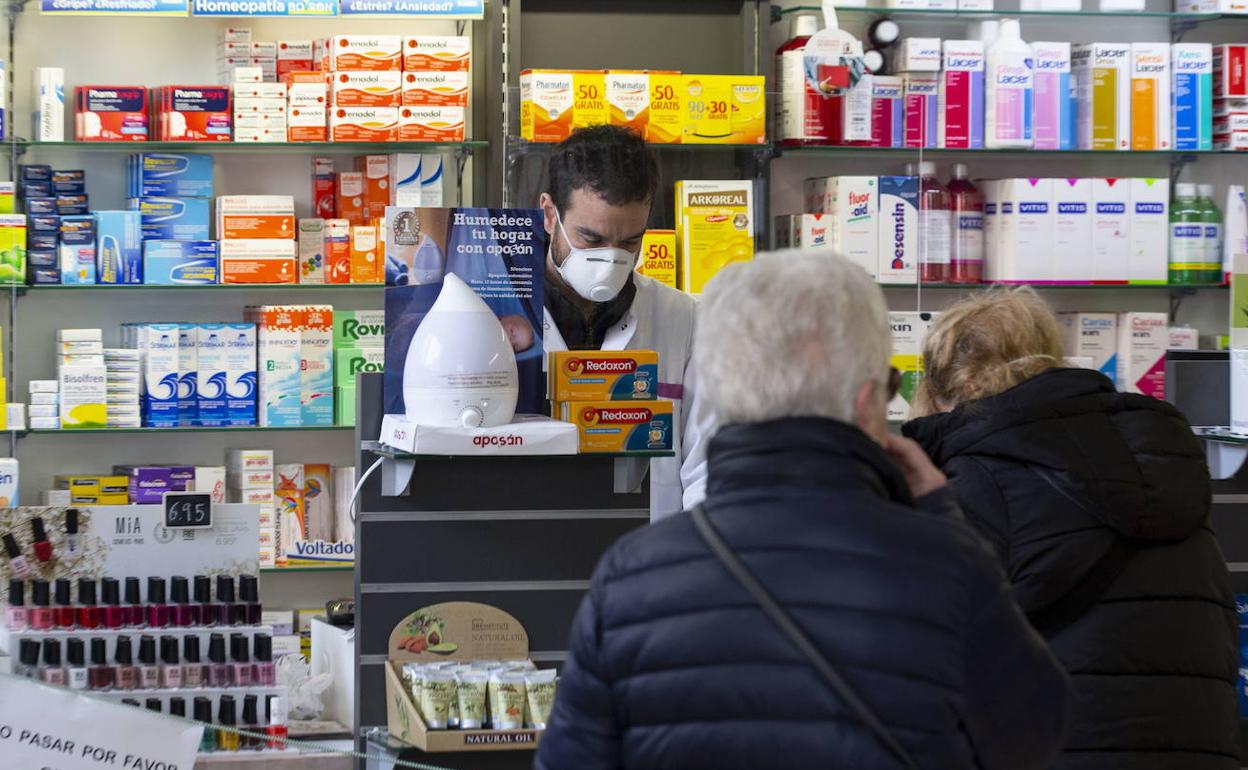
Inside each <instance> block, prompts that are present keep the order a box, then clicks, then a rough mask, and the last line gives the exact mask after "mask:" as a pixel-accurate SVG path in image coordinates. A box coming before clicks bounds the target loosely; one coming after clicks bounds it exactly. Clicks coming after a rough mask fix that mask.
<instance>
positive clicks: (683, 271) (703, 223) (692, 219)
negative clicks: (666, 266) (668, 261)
mask: <svg viewBox="0 0 1248 770" xmlns="http://www.w3.org/2000/svg"><path fill="white" fill-rule="evenodd" d="M676 223H677V238H678V240H677V244H678V247H679V251H680V284H681V289H682V290H683V291H686V292H689V293H690V294H701V293H702V290H703V289H704V288H705V287H706V284H707V282H708V281H710V280H711V278H713V277H715V274H716V273H718V272H719V271H720V270H721V269H723V267H724V266H725V265H728V264H731V263H733V262H745V261H748V260H750V259H753V258H754V186H753V183H751V182H749V181H743V182H739V181H721V180H711V181H694V180H685V181H681V182H677V183H676Z"/></svg>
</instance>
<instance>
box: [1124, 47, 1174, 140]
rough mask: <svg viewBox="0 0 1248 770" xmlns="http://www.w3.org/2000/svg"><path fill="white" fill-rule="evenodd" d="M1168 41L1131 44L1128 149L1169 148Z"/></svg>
mask: <svg viewBox="0 0 1248 770" xmlns="http://www.w3.org/2000/svg"><path fill="white" fill-rule="evenodd" d="M1171 129H1172V126H1171V118H1170V44H1169V43H1132V44H1131V149H1133V150H1168V149H1170V142H1171V139H1170V132H1171Z"/></svg>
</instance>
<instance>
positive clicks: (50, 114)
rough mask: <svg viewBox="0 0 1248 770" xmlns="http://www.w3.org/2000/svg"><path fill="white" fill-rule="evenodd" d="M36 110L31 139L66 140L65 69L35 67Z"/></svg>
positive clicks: (33, 117)
mask: <svg viewBox="0 0 1248 770" xmlns="http://www.w3.org/2000/svg"><path fill="white" fill-rule="evenodd" d="M32 91H33V93H34V98H35V110H34V113H33V114H32V118H31V126H30V133H31V139H33V140H34V141H36V142H63V141H65V70H63V69H61V68H60V67H35V72H34V88H33V89H32Z"/></svg>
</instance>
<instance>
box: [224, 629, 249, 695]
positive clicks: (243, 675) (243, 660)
mask: <svg viewBox="0 0 1248 770" xmlns="http://www.w3.org/2000/svg"><path fill="white" fill-rule="evenodd" d="M249 646H250V643H249V642H248V640H247V637H246V636H244V635H243V634H231V635H230V652H231V653H232V655H231V657H233V658H234V684H235V685H236V686H238V687H251V679H252V674H253V673H254V672H253V671H252V668H251V655H250V654H249V653H248V647H249Z"/></svg>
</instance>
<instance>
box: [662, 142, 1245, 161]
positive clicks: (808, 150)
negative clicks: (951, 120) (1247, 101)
mask: <svg viewBox="0 0 1248 770" xmlns="http://www.w3.org/2000/svg"><path fill="white" fill-rule="evenodd" d="M674 146H680V145H674ZM770 147H771V149H772V151H773V152H775V154H777V155H790V154H791V155H804V156H809V155H842V154H847V155H854V156H863V155H906V156H913V157H914V158H915V159H916V160H918V158H919V156H920V155H922V156H923V157H924V158H927V157H928V156H932V157H946V156H979V155H985V156H1005V155H1026V156H1039V157H1043V158H1053V157H1076V158H1091V157H1095V158H1166V159H1175V160H1184V159H1188V160H1190V159H1194V158H1199V157H1204V156H1224V155H1225V156H1235V155H1245V153H1244V152H1242V151H1239V150H1077V149H1076V150H1037V149H1034V148H1027V149H990V148H986V147H979V148H971V149H965V148H954V147H864V146H860V145H835V144H804V145H791V144H783V143H775V144H772V145H770Z"/></svg>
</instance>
